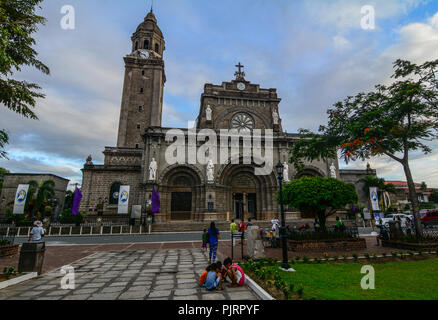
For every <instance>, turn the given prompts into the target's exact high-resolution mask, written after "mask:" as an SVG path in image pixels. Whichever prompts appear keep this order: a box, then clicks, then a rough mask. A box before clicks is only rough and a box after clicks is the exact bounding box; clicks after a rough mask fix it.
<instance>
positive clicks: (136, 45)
mask: <svg viewBox="0 0 438 320" xmlns="http://www.w3.org/2000/svg"><path fill="white" fill-rule="evenodd" d="M137 49H138V41H135V50H137Z"/></svg>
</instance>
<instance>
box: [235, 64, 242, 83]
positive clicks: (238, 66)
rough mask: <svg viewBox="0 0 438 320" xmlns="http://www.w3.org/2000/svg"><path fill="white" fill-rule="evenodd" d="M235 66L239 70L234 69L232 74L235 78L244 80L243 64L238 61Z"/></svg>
mask: <svg viewBox="0 0 438 320" xmlns="http://www.w3.org/2000/svg"><path fill="white" fill-rule="evenodd" d="M236 68H239V71H236V73H235V74H234V75H235V76H236V80H245V72H243V71H242V68H244V66H243V65H242V64H241V63H240V62H239V64H236Z"/></svg>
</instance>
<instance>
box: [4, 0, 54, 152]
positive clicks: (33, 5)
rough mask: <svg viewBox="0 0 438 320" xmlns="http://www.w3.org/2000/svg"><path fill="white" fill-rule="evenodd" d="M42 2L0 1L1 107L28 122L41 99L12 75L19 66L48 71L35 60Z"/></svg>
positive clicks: (31, 85) (35, 89)
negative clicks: (27, 119)
mask: <svg viewBox="0 0 438 320" xmlns="http://www.w3.org/2000/svg"><path fill="white" fill-rule="evenodd" d="M41 2H42V0H2V1H0V104H2V105H4V106H5V107H7V108H8V109H10V110H12V111H14V112H17V113H19V114H21V115H22V116H24V117H26V118H30V119H38V117H37V115H36V114H35V113H34V112H33V110H32V109H33V108H35V104H36V99H38V98H44V97H45V96H44V94H41V93H40V92H39V90H40V89H41V88H40V87H39V86H38V85H37V84H35V83H29V82H27V81H18V80H15V79H12V78H11V76H13V74H14V73H15V72H17V71H21V68H22V66H32V67H35V68H36V69H38V70H39V71H41V72H43V73H44V74H49V73H50V71H49V68H48V67H47V66H46V65H44V64H43V63H42V62H41V61H39V60H38V59H37V55H38V53H37V52H36V51H35V49H33V48H32V47H33V45H35V39H34V38H33V34H34V33H35V32H36V31H38V26H39V25H40V24H44V23H45V21H46V20H45V18H44V17H41V16H38V15H37V14H36V10H37V9H38V8H41V6H40V3H41ZM8 140H9V138H8V134H7V133H6V132H5V131H4V130H0V158H6V156H7V154H6V152H5V151H4V146H5V144H7V143H8Z"/></svg>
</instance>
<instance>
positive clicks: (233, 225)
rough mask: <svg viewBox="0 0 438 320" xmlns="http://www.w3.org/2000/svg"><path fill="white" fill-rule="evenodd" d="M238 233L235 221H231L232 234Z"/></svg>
mask: <svg viewBox="0 0 438 320" xmlns="http://www.w3.org/2000/svg"><path fill="white" fill-rule="evenodd" d="M236 231H237V224H236V223H235V222H234V219H233V220H231V224H230V233H234V232H236Z"/></svg>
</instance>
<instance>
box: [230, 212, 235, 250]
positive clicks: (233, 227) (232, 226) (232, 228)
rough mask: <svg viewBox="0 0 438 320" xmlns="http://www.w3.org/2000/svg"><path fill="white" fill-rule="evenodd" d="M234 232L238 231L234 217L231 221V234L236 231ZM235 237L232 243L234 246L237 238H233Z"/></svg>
mask: <svg viewBox="0 0 438 320" xmlns="http://www.w3.org/2000/svg"><path fill="white" fill-rule="evenodd" d="M234 232H237V224H236V223H235V222H234V219H232V220H231V223H230V236H231V235H232V234H233V233H234ZM232 239H233V241H232V243H231V245H232V246H233V247H234V246H235V241H236V240H235V239H234V238H232Z"/></svg>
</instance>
